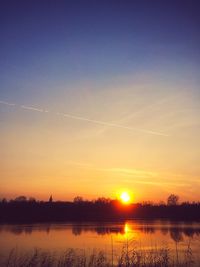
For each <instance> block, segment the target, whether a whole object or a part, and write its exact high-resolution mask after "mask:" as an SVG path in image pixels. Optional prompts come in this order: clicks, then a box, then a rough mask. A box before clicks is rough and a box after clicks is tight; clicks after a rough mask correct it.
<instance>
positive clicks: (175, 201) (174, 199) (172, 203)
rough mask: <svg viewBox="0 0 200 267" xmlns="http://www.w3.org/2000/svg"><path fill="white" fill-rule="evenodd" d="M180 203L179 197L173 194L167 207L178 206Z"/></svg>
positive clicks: (168, 199)
mask: <svg viewBox="0 0 200 267" xmlns="http://www.w3.org/2000/svg"><path fill="white" fill-rule="evenodd" d="M178 201H179V196H177V195H174V194H171V195H170V196H169V197H168V198H167V205H168V206H176V205H177V204H178Z"/></svg>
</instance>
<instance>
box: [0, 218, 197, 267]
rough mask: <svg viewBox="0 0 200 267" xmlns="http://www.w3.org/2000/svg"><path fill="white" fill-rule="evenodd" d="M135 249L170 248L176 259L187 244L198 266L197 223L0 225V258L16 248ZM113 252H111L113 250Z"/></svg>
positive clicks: (49, 249)
mask: <svg viewBox="0 0 200 267" xmlns="http://www.w3.org/2000/svg"><path fill="white" fill-rule="evenodd" d="M127 243H128V244H129V246H130V247H134V248H135V249H142V250H149V249H151V248H153V249H155V248H157V249H159V248H163V247H167V248H169V251H170V253H171V254H172V255H173V257H174V259H175V260H176V257H177V251H178V257H179V258H183V257H185V251H186V250H187V248H188V246H189V247H190V248H191V250H192V255H193V258H194V260H195V261H196V262H198V264H197V265H196V266H200V256H199V255H200V223H183V222H176V223H174V222H173V223H172V222H168V221H164V222H161V221H153V222H152V221H151V222H148V221H127V222H125V223H93V222H91V223H90V222H89V223H61V224H58V223H56V224H50V223H48V224H26V225H0V257H1V259H3V258H6V257H7V256H8V254H9V252H10V251H11V250H12V249H13V248H15V249H17V251H18V252H19V253H20V252H29V251H33V249H34V248H40V249H42V250H45V251H50V252H59V253H60V252H63V251H65V250H66V249H67V248H74V249H84V250H85V251H86V253H91V252H92V251H93V250H94V249H95V250H103V251H104V252H105V253H106V254H107V255H108V257H111V254H114V257H115V258H117V256H118V255H120V253H121V251H122V248H123V246H124V245H125V244H127ZM112 251H113V253H112Z"/></svg>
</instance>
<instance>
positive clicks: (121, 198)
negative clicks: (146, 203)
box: [120, 192, 131, 204]
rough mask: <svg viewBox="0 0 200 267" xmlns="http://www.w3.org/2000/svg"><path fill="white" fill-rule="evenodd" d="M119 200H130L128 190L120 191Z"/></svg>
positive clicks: (125, 202)
mask: <svg viewBox="0 0 200 267" xmlns="http://www.w3.org/2000/svg"><path fill="white" fill-rule="evenodd" d="M120 200H121V202H122V203H123V204H128V203H130V201H131V197H130V194H129V193H128V192H122V193H121V195H120Z"/></svg>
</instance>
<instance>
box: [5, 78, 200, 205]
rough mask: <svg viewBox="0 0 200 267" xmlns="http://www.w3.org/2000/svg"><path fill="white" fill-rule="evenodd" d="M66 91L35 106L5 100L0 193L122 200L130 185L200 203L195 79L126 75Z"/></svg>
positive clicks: (140, 194) (149, 194) (138, 191)
mask: <svg viewBox="0 0 200 267" xmlns="http://www.w3.org/2000/svg"><path fill="white" fill-rule="evenodd" d="M127 81H128V82H127ZM62 94H65V97H64V98H63V95H62ZM62 94H60V96H59V95H58V94H57V95H55V96H53V97H52V99H47V98H44V99H40V101H38V103H37V105H36V104H35V103H32V104H31V103H27V105H28V106H29V107H32V108H31V109H30V108H24V107H23V106H20V105H21V104H22V103H17V104H16V103H14V104H15V105H12V106H11V105H8V104H6V103H1V104H0V109H1V114H3V115H1V117H2V120H1V126H2V127H1V141H0V142H1V151H0V153H1V154H0V155H1V169H0V171H1V177H2V178H1V187H0V197H7V198H12V197H16V196H18V195H26V196H34V197H36V198H38V199H48V197H49V195H50V194H52V195H53V197H54V199H56V200H58V199H60V200H72V199H73V198H74V197H75V196H76V195H81V196H83V197H84V198H88V199H93V198H97V197H100V196H105V197H111V198H115V197H116V195H117V192H118V191H120V190H123V189H124V190H129V191H131V192H132V194H133V196H134V197H133V198H134V201H142V200H153V201H160V200H166V198H167V196H168V195H169V194H170V193H176V194H178V195H180V197H181V199H182V200H199V190H200V182H199V174H200V167H199V164H198V162H199V160H200V156H199V147H200V141H199V136H200V135H199V134H200V132H199V118H200V112H199V95H198V92H197V91H196V90H195V84H191V85H190V87H188V84H183V83H181V82H179V83H177V82H176V81H172V82H168V83H167V82H163V81H162V80H157V79H155V77H154V78H153V76H152V77H151V76H146V77H145V76H138V77H136V78H132V77H131V76H127V77H125V78H124V77H118V78H117V79H116V81H115V82H114V83H113V82H112V83H109V82H108V83H107V84H104V88H103V89H102V90H97V89H96V90H95V84H91V83H87V84H84V86H83V84H76V85H75V86H74V88H72V89H71V91H70V92H66V91H65V90H64V89H63V91H62ZM58 96H59V97H58ZM53 99H56V101H55V102H53ZM23 104H24V103H23ZM28 106H27V107H28ZM33 107H34V108H33ZM36 108H37V109H39V110H36ZM41 109H42V110H43V111H41ZM44 110H46V111H47V110H48V112H44ZM64 114H72V115H73V116H74V115H75V116H79V117H81V118H86V120H84V119H76V118H73V117H72V118H70V117H66V116H64ZM90 120H91V121H90ZM94 120H98V121H100V122H102V124H99V123H95V122H94ZM118 126H125V127H124V128H123V127H118ZM126 127H127V128H126Z"/></svg>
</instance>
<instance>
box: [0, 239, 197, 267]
mask: <svg viewBox="0 0 200 267" xmlns="http://www.w3.org/2000/svg"><path fill="white" fill-rule="evenodd" d="M127 242H128V241H127ZM113 259H114V261H113ZM0 266H1V267H192V266H200V264H199V265H198V263H195V261H194V259H193V255H192V251H191V248H190V244H188V247H187V249H186V251H185V257H183V259H182V260H180V259H179V261H178V262H177V260H176V255H175V256H174V255H173V254H172V253H171V251H170V249H169V248H168V247H163V248H159V249H157V248H156V247H155V248H151V249H149V250H144V249H142V248H140V249H137V248H136V247H134V246H132V245H131V244H130V243H126V244H125V245H124V247H123V249H122V251H121V253H120V255H113V252H112V255H111V257H110V255H109V254H108V253H105V252H103V251H95V250H94V251H93V252H91V253H90V254H88V253H86V251H85V250H77V249H67V250H66V251H65V252H63V253H61V254H58V253H53V252H46V251H42V250H40V249H35V250H34V251H32V252H29V253H23V254H20V253H18V252H17V250H16V249H13V250H12V251H11V252H10V254H9V256H8V257H7V259H6V260H4V261H2V260H1V265H0Z"/></svg>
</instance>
